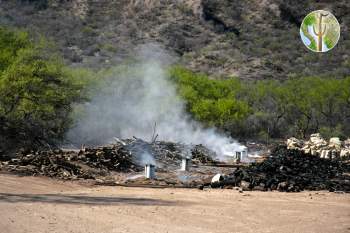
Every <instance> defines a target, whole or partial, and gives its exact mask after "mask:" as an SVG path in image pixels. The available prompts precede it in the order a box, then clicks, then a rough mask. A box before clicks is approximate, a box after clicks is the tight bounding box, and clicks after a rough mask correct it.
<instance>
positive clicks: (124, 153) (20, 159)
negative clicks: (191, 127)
mask: <svg viewBox="0 0 350 233" xmlns="http://www.w3.org/2000/svg"><path fill="white" fill-rule="evenodd" d="M144 153H148V154H149V155H150V156H151V157H152V159H153V160H154V161H155V163H156V164H157V169H159V170H164V171H167V170H176V169H179V167H180V163H181V159H182V158H183V157H192V156H193V157H194V163H207V162H212V161H213V159H212V158H211V156H212V153H213V152H210V151H209V150H208V149H206V148H205V147H204V146H201V145H199V146H188V145H184V144H181V143H174V142H165V141H155V142H146V141H143V140H141V139H137V138H133V139H125V140H121V139H117V138H116V143H114V144H112V145H106V146H101V147H94V148H84V149H81V150H60V149H58V150H53V151H36V152H33V151H31V152H20V153H18V154H17V156H16V157H15V158H10V157H8V156H5V155H1V154H0V169H3V170H6V171H10V172H15V173H19V174H24V175H43V176H49V177H57V178H60V179H79V178H82V179H100V178H101V177H105V176H109V175H111V172H136V171H142V170H143V166H144V164H143V161H142V160H143V158H142V155H143V154H144Z"/></svg>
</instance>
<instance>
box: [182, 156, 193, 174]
mask: <svg viewBox="0 0 350 233" xmlns="http://www.w3.org/2000/svg"><path fill="white" fill-rule="evenodd" d="M190 167H191V159H190V158H188V157H185V158H182V163H181V171H188V170H190Z"/></svg>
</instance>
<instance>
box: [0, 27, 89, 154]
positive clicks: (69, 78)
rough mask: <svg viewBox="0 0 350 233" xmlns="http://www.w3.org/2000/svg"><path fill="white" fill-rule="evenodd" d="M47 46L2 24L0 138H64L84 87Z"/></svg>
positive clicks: (27, 141)
mask: <svg viewBox="0 0 350 233" xmlns="http://www.w3.org/2000/svg"><path fill="white" fill-rule="evenodd" d="M46 48H47V44H46V43H45V42H44V41H41V42H37V43H36V44H34V42H32V41H31V39H30V37H29V36H28V34H27V33H25V32H20V31H11V30H8V29H5V28H0V134H1V135H0V136H1V137H5V138H7V139H8V140H10V141H13V142H14V143H21V144H23V145H24V146H28V147H33V146H42V145H45V144H47V143H49V144H51V143H54V142H55V141H56V140H58V139H61V138H62V137H63V135H64V133H65V131H66V130H67V128H68V127H69V125H70V123H71V118H70V112H71V109H72V104H73V103H75V102H79V101H81V100H82V94H83V92H82V89H83V86H84V85H85V84H84V82H82V80H77V79H76V77H77V76H76V75H74V73H73V72H71V70H70V69H68V68H67V67H65V66H64V64H63V63H62V61H60V59H59V58H57V57H56V56H54V55H49V53H48V52H46V51H45V49H46ZM50 54H51V53H50Z"/></svg>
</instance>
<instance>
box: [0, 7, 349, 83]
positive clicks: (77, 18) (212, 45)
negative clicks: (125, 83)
mask: <svg viewBox="0 0 350 233" xmlns="http://www.w3.org/2000/svg"><path fill="white" fill-rule="evenodd" d="M316 9H326V10H329V11H331V12H332V13H333V14H334V15H335V16H336V17H337V18H338V20H339V23H340V24H341V37H340V40H339V43H338V45H337V46H336V47H335V48H334V49H333V50H332V51H330V52H328V53H327V54H318V53H313V52H311V51H309V50H308V49H307V48H306V47H305V46H304V45H303V44H302V42H301V40H300V38H299V26H300V24H301V21H302V19H303V17H304V16H305V15H306V14H307V13H309V12H310V11H312V10H316ZM349 24H350V5H349V4H347V0H339V1H330V0H329V1H302V0H298V1H292V0H287V1H283V0H264V1H260V0H245V1H238V0H233V1H232V0H217V1H212V0H182V1H178V0H161V1H159V0H141V1H140V0H109V1H107V0H101V1H97V0H17V1H15V0H2V1H0V25H8V26H16V27H21V28H25V29H26V30H29V31H31V32H37V33H40V34H43V35H45V36H47V37H49V38H51V39H52V40H53V41H54V42H56V43H57V45H58V48H59V50H60V51H62V53H63V55H64V57H65V59H66V61H67V62H68V63H69V64H72V65H73V66H88V67H106V66H110V65H113V64H118V63H120V62H121V61H123V60H125V59H128V58H130V57H132V55H133V53H134V52H135V51H134V49H135V48H136V47H137V45H140V44H145V43H159V44H161V45H163V46H164V47H165V48H166V49H167V50H169V51H170V52H173V53H174V54H176V55H178V56H179V57H180V58H181V59H180V62H181V63H183V64H184V65H185V66H186V67H188V68H190V69H192V70H193V71H201V72H204V73H208V74H214V75H216V76H222V75H225V76H238V77H240V78H243V79H247V78H248V79H268V78H277V79H285V78H286V77H293V76H297V75H302V76H314V75H317V76H338V77H342V76H346V75H348V74H349V69H350V57H349V55H348V54H349V52H348V51H349V49H350V35H349V28H348V27H349V26H348V25H349Z"/></svg>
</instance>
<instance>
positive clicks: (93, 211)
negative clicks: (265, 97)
mask: <svg viewBox="0 0 350 233" xmlns="http://www.w3.org/2000/svg"><path fill="white" fill-rule="evenodd" d="M0 216H1V217H2V218H1V219H2V220H1V222H0V229H1V231H2V232H8V233H12V232H16V233H20V232H36V233H37V232H84V233H85V232H161V233H164V232H189V233H191V232H307V233H312V232H317V233H319V232H322V233H327V232H330V233H335V232H349V231H350V221H349V219H350V195H349V194H336V193H329V192H300V193H280V192H243V193H239V192H238V191H235V190H206V191H200V190H195V189H144V188H122V187H89V186H82V185H79V184H77V183H73V182H71V181H68V182H67V181H66V182H63V181H57V180H53V179H49V178H45V177H18V176H14V175H5V174H1V175H0Z"/></svg>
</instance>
